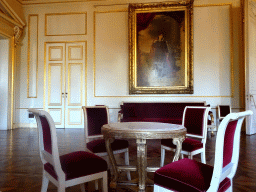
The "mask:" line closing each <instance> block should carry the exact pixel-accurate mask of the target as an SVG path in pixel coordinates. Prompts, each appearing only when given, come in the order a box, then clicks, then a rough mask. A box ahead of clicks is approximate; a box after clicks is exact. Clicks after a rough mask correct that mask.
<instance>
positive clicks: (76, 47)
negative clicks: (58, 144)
mask: <svg viewBox="0 0 256 192" xmlns="http://www.w3.org/2000/svg"><path fill="white" fill-rule="evenodd" d="M46 61H47V62H46V79H47V80H46V86H45V93H46V95H47V97H45V108H46V110H48V112H49V113H50V114H51V116H52V117H53V119H54V122H55V125H56V127H57V128H83V116H82V106H83V105H85V68H86V66H85V42H79V43H75V42H74V43H46Z"/></svg>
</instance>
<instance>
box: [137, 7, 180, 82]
mask: <svg viewBox="0 0 256 192" xmlns="http://www.w3.org/2000/svg"><path fill="white" fill-rule="evenodd" d="M184 16H185V13H184V11H172V12H160V13H138V14H137V33H138V35H137V75H138V76H137V85H138V86H142V87H144V86H147V87H157V86H160V87H162V86H178V85H184V67H185V66H184V57H183V55H184V52H185V44H184V38H182V37H184V32H185V30H184ZM182 53H183V54H182Z"/></svg>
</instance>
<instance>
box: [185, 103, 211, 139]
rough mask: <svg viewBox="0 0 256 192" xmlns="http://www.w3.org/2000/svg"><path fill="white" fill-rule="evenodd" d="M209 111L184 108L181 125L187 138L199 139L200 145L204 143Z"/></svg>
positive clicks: (199, 108) (205, 108) (208, 109)
mask: <svg viewBox="0 0 256 192" xmlns="http://www.w3.org/2000/svg"><path fill="white" fill-rule="evenodd" d="M210 109H211V108H210V107H194V106H187V107H185V109H184V112H183V118H182V125H183V126H184V127H186V129H187V136H190V137H196V138H201V139H202V143H205V140H206V139H205V138H206V135H207V134H206V132H207V122H208V114H209V111H210Z"/></svg>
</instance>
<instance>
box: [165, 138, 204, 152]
mask: <svg viewBox="0 0 256 192" xmlns="http://www.w3.org/2000/svg"><path fill="white" fill-rule="evenodd" d="M161 145H164V146H167V147H171V148H173V149H176V145H174V144H173V143H172V139H162V140H161ZM200 148H203V143H201V142H200V141H198V140H195V139H191V138H186V139H185V140H184V141H183V143H182V150H184V151H188V152H192V151H195V150H197V149H200Z"/></svg>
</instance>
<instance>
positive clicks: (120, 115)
mask: <svg viewBox="0 0 256 192" xmlns="http://www.w3.org/2000/svg"><path fill="white" fill-rule="evenodd" d="M122 119H123V111H122V110H120V111H118V116H117V120H118V122H119V123H120V122H121V120H122Z"/></svg>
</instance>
